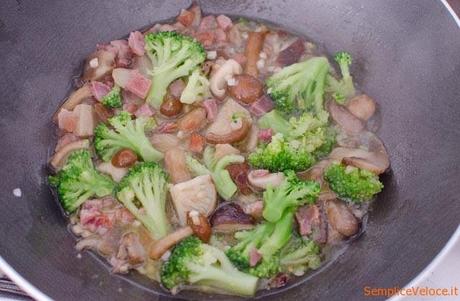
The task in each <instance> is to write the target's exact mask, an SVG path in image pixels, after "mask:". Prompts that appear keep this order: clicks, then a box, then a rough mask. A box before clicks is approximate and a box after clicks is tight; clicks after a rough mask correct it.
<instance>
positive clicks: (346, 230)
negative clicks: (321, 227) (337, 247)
mask: <svg viewBox="0 0 460 301" xmlns="http://www.w3.org/2000/svg"><path fill="white" fill-rule="evenodd" d="M326 212H327V219H328V221H329V224H330V226H331V227H332V228H334V229H335V230H337V231H338V232H339V233H340V234H342V235H344V236H346V237H349V236H352V235H354V234H356V233H357V232H358V230H359V222H358V219H357V218H356V217H355V216H354V215H353V213H352V212H351V210H350V209H349V208H348V207H347V205H345V203H343V202H342V201H339V200H333V201H329V202H327V203H326Z"/></svg>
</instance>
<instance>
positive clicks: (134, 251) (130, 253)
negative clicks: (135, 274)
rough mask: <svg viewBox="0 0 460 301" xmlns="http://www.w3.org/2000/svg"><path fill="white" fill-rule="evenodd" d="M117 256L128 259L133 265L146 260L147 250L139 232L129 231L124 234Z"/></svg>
mask: <svg viewBox="0 0 460 301" xmlns="http://www.w3.org/2000/svg"><path fill="white" fill-rule="evenodd" d="M117 258H118V259H120V260H125V261H127V262H128V263H129V264H130V265H131V266H136V265H139V264H141V263H143V262H144V261H145V259H146V258H147V252H146V250H145V249H144V246H143V245H142V244H141V241H140V239H139V235H138V234H137V233H134V232H128V233H126V234H124V235H123V236H122V238H121V240H120V246H119V248H118V253H117Z"/></svg>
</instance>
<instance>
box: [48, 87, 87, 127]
mask: <svg viewBox="0 0 460 301" xmlns="http://www.w3.org/2000/svg"><path fill="white" fill-rule="evenodd" d="M92 96H93V94H92V93H91V89H90V87H89V85H88V84H85V85H83V86H82V87H81V88H79V89H78V90H75V91H73V92H72V94H70V96H69V97H68V98H67V99H66V100H65V101H64V103H63V104H62V105H61V106H60V107H59V109H58V110H57V111H56V113H54V116H53V120H54V122H57V120H58V119H57V116H58V114H59V112H60V111H61V109H65V110H68V111H72V110H73V109H75V107H76V106H77V105H79V104H81V103H82V102H83V101H84V100H85V99H88V98H91V97H92Z"/></svg>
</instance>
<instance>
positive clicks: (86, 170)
mask: <svg viewBox="0 0 460 301" xmlns="http://www.w3.org/2000/svg"><path fill="white" fill-rule="evenodd" d="M49 182H50V184H51V185H53V186H55V187H56V188H57V193H58V195H59V200H60V202H61V204H62V207H63V208H64V210H65V211H66V212H67V213H72V212H73V211H75V210H76V209H77V208H78V207H80V205H81V204H83V202H85V201H86V200H88V199H89V198H91V197H94V196H96V197H103V196H106V195H110V194H112V192H113V190H114V187H115V185H114V183H113V181H112V180H111V179H110V178H109V177H107V176H105V175H102V174H100V173H99V172H98V171H97V170H96V169H95V168H94V165H93V161H91V154H90V153H89V151H88V150H76V151H74V152H73V153H72V154H70V156H69V158H68V159H67V163H66V164H65V165H64V167H63V168H62V169H61V170H60V171H59V173H58V174H57V175H56V176H50V177H49Z"/></svg>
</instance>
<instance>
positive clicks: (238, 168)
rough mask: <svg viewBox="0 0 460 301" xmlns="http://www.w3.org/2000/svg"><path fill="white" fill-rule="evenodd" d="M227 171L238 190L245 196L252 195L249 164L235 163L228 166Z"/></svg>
mask: <svg viewBox="0 0 460 301" xmlns="http://www.w3.org/2000/svg"><path fill="white" fill-rule="evenodd" d="M226 169H227V171H228V173H229V174H230V177H231V178H232V180H233V182H235V184H236V186H237V187H238V190H239V191H240V192H241V193H242V194H244V195H248V194H251V193H252V190H251V188H250V187H249V183H248V172H249V164H248V163H246V162H243V163H234V164H230V165H228V166H227V168H226Z"/></svg>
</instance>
